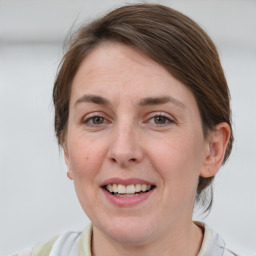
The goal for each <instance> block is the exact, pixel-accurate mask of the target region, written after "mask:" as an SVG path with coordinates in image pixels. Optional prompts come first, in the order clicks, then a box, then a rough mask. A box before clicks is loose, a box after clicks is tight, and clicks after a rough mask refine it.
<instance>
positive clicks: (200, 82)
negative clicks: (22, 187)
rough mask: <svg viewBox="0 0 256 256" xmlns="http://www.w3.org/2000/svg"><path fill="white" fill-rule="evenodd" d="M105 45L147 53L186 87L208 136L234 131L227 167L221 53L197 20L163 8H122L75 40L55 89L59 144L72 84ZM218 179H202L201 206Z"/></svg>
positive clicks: (227, 119) (228, 119)
mask: <svg viewBox="0 0 256 256" xmlns="http://www.w3.org/2000/svg"><path fill="white" fill-rule="evenodd" d="M106 41H110V42H118V43H122V44H125V45H128V46H130V47H133V48H135V49H137V50H139V51H141V52H143V53H144V54H146V55H147V56H148V57H150V58H151V59H152V60H154V61H155V62H157V63H159V64H160V65H161V66H163V67H164V68H166V69H167V70H168V71H169V72H170V73H171V74H172V75H173V76H174V77H175V78H176V79H178V80H179V81H180V82H182V83H183V84H184V85H185V86H186V87H187V88H188V89H189V90H190V91H191V92H192V93H193V95H194V97H195V99H196V101H197V104H198V108H199V111H200V115H201V119H202V126H203V127H202V128H203V132H204V135H205V136H207V134H208V132H209V131H212V130H214V129H215V126H216V125H217V124H218V123H220V122H226V123H228V124H229V125H230V128H231V136H230V139H229V143H228V145H227V149H226V153H225V157H224V161H223V163H224V162H225V161H226V160H227V159H228V157H229V155H230V153H231V149H232V143H233V133H232V127H231V111H230V102H229V101H230V95H229V89H228V86H227V82H226V79H225V76H224V73H223V70H222V67H221V63H220V60H219V55H218V52H217V50H216V47H215V45H214V43H213V42H212V40H211V39H210V38H209V36H208V35H207V34H206V33H205V31H204V30H203V29H202V28H201V27H200V26H199V25H198V24H196V23H195V22H194V21H193V20H191V19H190V18H188V17H187V16H185V15H183V14H182V13H180V12H178V11H176V10H173V9H171V8H169V7H166V6H162V5H158V4H135V5H127V6H123V7H120V8H118V9H116V10H113V11H111V12H110V13H108V14H107V15H105V16H103V17H102V18H99V19H97V20H95V21H93V22H91V23H89V24H87V25H85V26H81V27H80V28H79V29H78V30H77V31H76V32H75V33H74V34H73V36H72V37H71V39H70V41H69V46H68V50H67V52H66V54H65V55H64V57H63V60H62V62H61V64H60V68H59V71H58V74H57V77H56V80H55V84H54V89H53V102H54V106H55V131H56V136H57V138H58V142H59V144H62V142H63V139H64V136H65V130H66V126H67V121H68V116H69V100H70V95H71V87H72V81H73V79H74V76H75V74H76V72H77V70H78V68H79V65H80V63H81V62H82V60H83V59H84V58H85V57H86V56H88V54H90V52H92V51H93V50H94V49H95V48H96V47H98V46H99V45H100V44H102V43H104V42H106ZM213 178H214V177H210V178H203V177H200V178H199V183H198V188H197V201H199V200H202V198H203V199H205V196H204V197H202V194H203V193H202V192H204V191H205V190H206V188H207V187H209V185H210V184H211V183H212V180H213ZM203 202H204V201H203ZM203 204H205V203H203ZM211 205H212V193H210V197H209V201H208V204H207V205H204V206H206V208H207V210H208V209H210V207H211Z"/></svg>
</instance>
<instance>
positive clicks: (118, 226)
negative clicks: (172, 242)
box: [102, 217, 154, 245]
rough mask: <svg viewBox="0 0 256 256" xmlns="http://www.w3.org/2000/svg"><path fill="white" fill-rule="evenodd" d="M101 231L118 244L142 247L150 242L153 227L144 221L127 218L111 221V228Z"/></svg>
mask: <svg viewBox="0 0 256 256" xmlns="http://www.w3.org/2000/svg"><path fill="white" fill-rule="evenodd" d="M102 231H103V232H104V233H105V234H106V235H107V236H109V237H111V238H112V239H113V240H115V241H116V242H118V243H121V244H126V245H135V244H137V245H143V244H145V243H147V242H149V241H150V240H152V236H153V234H154V227H153V226H152V223H150V222H147V221H145V220H141V219H138V218H130V217H127V218H125V219H124V218H120V219H119V220H117V221H111V226H108V227H107V228H105V229H102Z"/></svg>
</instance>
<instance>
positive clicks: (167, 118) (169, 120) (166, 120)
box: [148, 113, 174, 127]
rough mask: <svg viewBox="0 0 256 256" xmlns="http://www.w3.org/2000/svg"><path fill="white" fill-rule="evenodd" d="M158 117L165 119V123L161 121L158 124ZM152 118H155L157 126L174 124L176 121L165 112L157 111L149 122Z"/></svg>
mask: <svg viewBox="0 0 256 256" xmlns="http://www.w3.org/2000/svg"><path fill="white" fill-rule="evenodd" d="M156 118H162V119H164V123H160V124H157V123H156V122H155V121H156ZM151 120H154V125H156V126H157V127H164V126H166V125H169V124H172V123H174V120H173V119H171V118H170V117H169V116H166V115H165V114H163V113H157V114H155V115H154V116H152V117H151V118H150V119H148V122H150V121H151Z"/></svg>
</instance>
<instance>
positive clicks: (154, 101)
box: [139, 96, 186, 108]
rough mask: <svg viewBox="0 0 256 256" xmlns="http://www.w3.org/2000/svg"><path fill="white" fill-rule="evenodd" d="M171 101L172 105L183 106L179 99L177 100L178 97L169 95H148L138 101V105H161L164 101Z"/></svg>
mask: <svg viewBox="0 0 256 256" xmlns="http://www.w3.org/2000/svg"><path fill="white" fill-rule="evenodd" d="M169 102H170V103H173V104H174V105H176V106H178V107H182V108H185V107H186V106H185V104H184V103H182V102H181V101H179V100H178V99H175V98H173V97H171V96H168V97H165V96H163V97H148V98H145V99H142V100H141V101H140V102H139V105H140V106H148V105H161V104H165V103H169Z"/></svg>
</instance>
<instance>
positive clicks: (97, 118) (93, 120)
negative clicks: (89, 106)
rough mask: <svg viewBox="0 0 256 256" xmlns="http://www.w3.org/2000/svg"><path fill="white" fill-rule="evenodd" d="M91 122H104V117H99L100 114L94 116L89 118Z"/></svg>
mask: <svg viewBox="0 0 256 256" xmlns="http://www.w3.org/2000/svg"><path fill="white" fill-rule="evenodd" d="M91 122H92V123H93V124H103V123H104V118H103V117H100V116H95V117H93V118H91Z"/></svg>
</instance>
